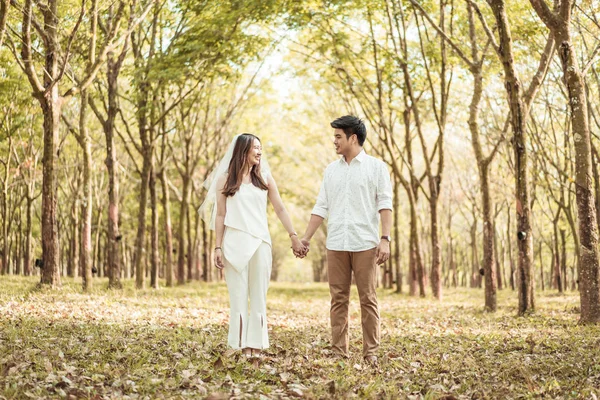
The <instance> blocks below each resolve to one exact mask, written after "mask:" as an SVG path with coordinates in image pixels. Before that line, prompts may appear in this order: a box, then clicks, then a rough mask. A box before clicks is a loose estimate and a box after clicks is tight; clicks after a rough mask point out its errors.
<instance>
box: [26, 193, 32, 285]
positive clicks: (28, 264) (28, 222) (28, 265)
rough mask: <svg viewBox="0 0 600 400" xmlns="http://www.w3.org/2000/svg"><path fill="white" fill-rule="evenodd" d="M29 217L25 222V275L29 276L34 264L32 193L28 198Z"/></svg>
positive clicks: (27, 216)
mask: <svg viewBox="0 0 600 400" xmlns="http://www.w3.org/2000/svg"><path fill="white" fill-rule="evenodd" d="M26 204H27V206H26V207H27V215H26V222H25V237H26V239H25V261H24V263H25V275H26V276H29V275H31V273H32V262H31V241H32V239H33V232H32V223H31V214H32V210H31V209H32V205H33V198H32V195H31V193H29V194H28V196H27V203H26Z"/></svg>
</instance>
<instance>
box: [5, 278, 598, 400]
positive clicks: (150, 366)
mask: <svg viewBox="0 0 600 400" xmlns="http://www.w3.org/2000/svg"><path fill="white" fill-rule="evenodd" d="M99 281H100V282H99V283H98V282H96V285H95V287H94V289H93V291H92V293H91V294H82V293H81V285H80V283H79V282H78V281H75V280H73V279H68V278H67V279H65V280H64V284H63V287H62V288H61V289H58V290H47V289H42V290H38V289H36V283H37V278H20V277H2V285H1V288H0V395H1V396H0V397H4V398H64V397H68V396H73V397H75V398H173V397H175V398H186V397H191V398H199V397H200V398H202V397H206V396H209V395H213V398H220V397H222V398H228V397H231V396H233V397H237V398H291V397H305V398H327V399H329V398H340V399H341V398H348V397H358V398H414V399H437V398H440V397H442V396H443V395H452V396H454V397H455V398H459V399H463V398H464V399H473V398H481V399H485V398H489V399H498V398H523V399H529V398H560V399H588V398H594V396H600V390H599V389H598V388H600V364H599V363H598V362H597V361H598V360H600V339H599V337H600V336H599V333H600V328H599V327H597V326H579V325H577V320H578V317H579V315H578V306H579V297H578V294H577V293H570V292H569V293H567V294H564V295H560V296H559V295H556V294H555V293H551V292H544V293H542V292H538V293H537V294H536V295H537V298H536V306H537V311H536V313H534V314H532V315H530V316H527V317H516V316H515V314H516V301H517V300H516V294H515V293H514V292H512V291H510V290H504V291H500V292H499V295H498V304H499V307H498V312H497V313H495V314H488V313H484V312H483V311H482V305H483V292H482V291H481V290H474V289H451V290H448V289H447V290H446V291H445V293H444V300H443V301H442V302H437V301H435V300H433V299H430V298H425V299H421V298H413V297H409V296H407V295H405V294H400V295H398V294H395V293H393V292H390V291H384V290H380V292H379V303H380V310H381V351H380V364H381V365H380V368H379V369H378V370H373V369H370V368H369V367H367V366H366V365H365V364H364V363H363V362H362V358H361V349H362V335H361V329H360V307H359V304H358V296H357V294H356V290H355V289H353V292H352V299H351V307H350V347H351V356H350V358H348V359H340V358H336V357H333V356H332V354H331V350H330V347H329V337H330V336H329V335H330V333H329V290H328V287H327V285H326V284H288V283H273V284H272V285H271V287H270V289H269V295H268V310H269V315H268V324H269V331H270V340H271V348H269V349H268V350H267V351H266V356H265V357H264V358H260V359H257V358H254V359H245V358H244V357H242V356H241V355H240V354H239V352H235V351H232V350H228V349H227V348H226V345H225V343H226V336H227V324H228V312H229V306H228V297H227V288H226V286H225V285H224V284H223V283H211V284H202V283H198V282H193V283H190V284H187V285H184V286H181V287H175V288H164V287H163V288H161V289H159V290H153V289H144V290H135V289H134V282H132V281H125V282H124V289H123V290H120V291H108V290H106V289H105V287H106V281H104V280H99Z"/></svg>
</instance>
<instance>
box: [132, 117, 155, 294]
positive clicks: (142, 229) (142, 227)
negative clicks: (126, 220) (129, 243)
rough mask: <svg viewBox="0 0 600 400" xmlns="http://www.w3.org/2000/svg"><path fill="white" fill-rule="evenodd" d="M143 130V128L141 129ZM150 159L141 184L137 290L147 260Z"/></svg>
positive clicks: (141, 280)
mask: <svg viewBox="0 0 600 400" xmlns="http://www.w3.org/2000/svg"><path fill="white" fill-rule="evenodd" d="M140 129H141V128H140ZM150 162H151V161H150V159H149V158H148V156H147V155H146V154H144V161H143V166H142V176H141V182H140V205H139V208H138V218H137V219H138V228H137V236H136V240H135V255H134V258H133V259H134V270H135V287H136V288H137V289H143V288H144V281H145V273H144V272H145V271H144V270H145V268H144V264H143V263H142V260H143V259H144V258H145V253H146V246H145V240H144V239H145V236H146V206H147V204H148V182H149V180H150V170H151V166H150Z"/></svg>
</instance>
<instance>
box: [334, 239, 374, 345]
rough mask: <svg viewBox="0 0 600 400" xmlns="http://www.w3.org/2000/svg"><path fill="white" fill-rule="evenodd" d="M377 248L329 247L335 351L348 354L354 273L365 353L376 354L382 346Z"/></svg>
mask: <svg viewBox="0 0 600 400" xmlns="http://www.w3.org/2000/svg"><path fill="white" fill-rule="evenodd" d="M376 251H377V249H376V248H373V249H371V250H365V251H357V252H351V251H333V250H327V265H328V275H329V292H330V293H331V311H330V318H331V336H332V343H331V344H332V348H333V351H335V352H337V353H340V354H342V355H344V356H347V355H348V306H349V303H350V285H351V282H352V272H354V280H355V282H356V287H357V289H358V297H359V298H360V314H361V321H362V332H363V356H364V357H368V356H376V355H377V350H378V349H379V309H378V306H377V294H376V292H375V288H376V286H377V266H376V265H375V254H376Z"/></svg>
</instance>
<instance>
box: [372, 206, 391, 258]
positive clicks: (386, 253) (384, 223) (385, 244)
mask: <svg viewBox="0 0 600 400" xmlns="http://www.w3.org/2000/svg"><path fill="white" fill-rule="evenodd" d="M379 215H380V216H381V234H382V236H388V237H389V236H390V232H391V230H392V210H387V209H386V210H379ZM376 254H377V261H376V263H377V264H383V263H384V262H386V261H387V260H388V259H389V258H390V242H389V241H388V240H387V239H380V240H379V246H377V253H376Z"/></svg>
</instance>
